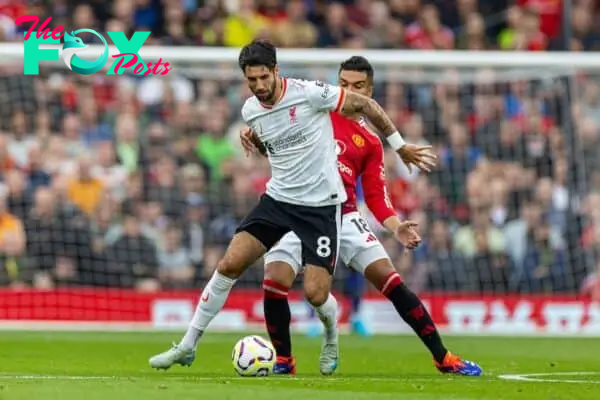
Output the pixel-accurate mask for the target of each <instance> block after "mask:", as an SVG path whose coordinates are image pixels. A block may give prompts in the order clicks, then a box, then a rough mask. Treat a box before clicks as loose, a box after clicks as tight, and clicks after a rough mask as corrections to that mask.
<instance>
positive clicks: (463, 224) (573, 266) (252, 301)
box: [0, 43, 600, 335]
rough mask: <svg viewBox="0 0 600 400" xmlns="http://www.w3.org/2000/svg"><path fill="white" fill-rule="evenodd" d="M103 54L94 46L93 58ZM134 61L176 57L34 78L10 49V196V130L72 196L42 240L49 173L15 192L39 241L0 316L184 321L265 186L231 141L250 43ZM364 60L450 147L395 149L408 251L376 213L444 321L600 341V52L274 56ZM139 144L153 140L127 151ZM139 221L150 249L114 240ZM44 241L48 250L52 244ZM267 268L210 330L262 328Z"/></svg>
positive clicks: (409, 277)
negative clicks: (410, 167) (89, 200)
mask: <svg viewBox="0 0 600 400" xmlns="http://www.w3.org/2000/svg"><path fill="white" fill-rule="evenodd" d="M47 47H56V48H60V46H47ZM102 50H103V47H99V46H96V45H91V46H89V48H88V49H86V50H85V52H84V53H83V54H84V55H85V56H83V55H82V58H89V59H93V58H94V57H95V56H97V55H99V54H100V53H101V52H102ZM116 54H118V50H117V49H116V48H115V47H114V46H110V55H111V56H114V55H116ZM139 54H140V56H141V57H142V58H143V59H144V61H145V62H155V61H157V60H159V59H162V62H163V63H165V62H168V63H169V64H170V66H171V67H172V68H173V69H172V71H171V72H169V74H168V75H165V76H160V75H158V76H148V77H134V76H133V75H131V74H130V73H129V72H126V73H124V74H123V75H121V76H115V75H106V74H105V71H106V70H105V71H104V72H103V71H100V72H98V73H96V74H94V75H92V76H89V77H82V76H79V75H77V74H75V73H73V72H71V71H69V70H68V69H67V68H66V67H65V65H64V63H63V62H62V60H59V61H56V62H40V75H39V76H30V75H28V76H24V75H23V68H22V63H23V44H22V43H3V44H0V55H1V56H2V57H0V120H1V121H2V126H0V129H1V130H3V131H4V132H5V133H4V134H2V136H3V137H5V138H6V140H7V143H8V144H7V152H8V154H9V155H10V156H11V157H12V160H13V161H14V162H15V165H17V164H19V163H22V164H23V165H21V166H20V167H18V168H16V169H18V170H19V172H18V173H15V174H13V173H11V174H8V172H9V171H8V170H7V171H4V172H3V176H4V178H3V190H4V191H5V193H8V194H9V198H10V192H11V190H18V185H17V184H15V183H14V182H13V181H14V180H18V179H17V178H16V177H18V176H20V177H21V178H22V179H24V178H23V177H26V176H27V174H28V173H29V164H30V163H31V160H27V154H29V153H27V151H25V152H23V149H24V148H27V149H28V147H27V146H29V144H26V143H25V139H24V138H23V137H17V136H15V132H14V131H13V130H14V129H18V126H24V127H25V128H24V130H25V136H26V139H27V140H30V141H33V142H35V143H36V146H39V147H40V148H41V149H42V154H41V155H39V157H40V160H41V161H43V162H41V166H40V165H38V164H40V163H34V164H36V168H48V169H50V170H49V171H47V172H48V176H49V178H48V179H49V182H50V183H49V185H50V186H49V187H50V189H51V192H52V194H53V195H54V196H55V200H56V201H57V203H60V204H59V205H60V207H66V208H65V209H64V210H62V211H61V212H62V213H61V214H53V218H55V219H54V220H57V219H56V218H58V219H60V221H61V222H60V227H58V228H56V229H57V230H55V231H52V230H50V231H48V232H49V234H48V235H47V236H43V235H41V234H40V233H39V232H40V231H42V232H46V231H43V229H46V228H43V227H42V228H38V226H39V225H36V224H39V222H40V221H39V220H38V219H36V218H38V217H37V214H35V212H37V211H39V209H40V207H41V206H43V204H39V202H43V199H40V198H39V197H40V196H36V195H35V193H36V192H37V191H39V190H40V188H41V187H43V185H40V186H37V183H36V186H35V189H34V190H33V192H32V193H31V196H32V197H31V202H32V204H31V205H29V206H26V207H25V206H24V207H21V208H19V207H20V206H19V207H16V206H15V204H17V203H16V201H13V200H11V201H9V202H8V203H7V204H8V210H9V212H10V213H12V214H14V215H16V217H17V218H19V219H21V220H22V222H23V226H24V229H25V232H26V235H27V244H26V245H25V246H24V248H23V250H22V251H21V252H17V253H18V254H16V255H14V254H12V255H11V254H8V253H7V254H3V256H2V257H3V258H2V267H3V268H0V284H1V285H2V286H0V292H1V293H0V328H6V329H9V328H10V329H14V328H15V327H31V328H32V329H38V328H39V327H40V326H50V327H51V326H54V327H61V328H63V327H67V328H68V327H72V328H73V329H83V328H86V327H87V328H90V329H96V328H98V327H104V328H106V329H182V327H185V325H186V323H187V321H188V319H189V318H190V317H191V315H192V313H193V310H194V308H195V302H196V300H197V299H198V297H199V291H200V289H201V288H202V286H203V284H204V283H205V282H206V279H207V278H208V277H210V274H211V272H212V270H213V269H214V267H215V264H216V261H217V260H218V258H219V257H220V255H221V254H222V253H223V251H224V248H225V246H226V244H227V242H228V239H229V238H230V237H231V234H232V232H233V229H234V228H235V226H236V223H238V222H239V218H240V217H241V216H242V215H243V214H244V212H246V211H248V209H249V208H250V207H251V206H252V204H253V202H254V201H255V199H256V198H257V196H258V195H259V194H260V192H261V190H262V188H264V182H265V181H266V179H267V178H268V176H267V175H268V165H266V164H265V162H264V160H259V159H254V158H249V159H247V158H244V156H243V154H242V153H241V152H240V149H239V143H237V141H238V139H237V132H238V127H239V126H240V125H241V123H242V122H241V120H240V119H241V118H240V113H239V111H240V108H241V106H242V104H243V101H244V100H245V98H246V97H247V96H248V95H249V94H250V93H249V91H248V89H247V87H246V86H245V83H244V81H243V75H242V74H241V71H240V70H239V67H238V66H237V60H238V55H239V49H235V48H209V47H162V46H143V47H142V48H141V49H140V51H139ZM354 55H361V56H364V57H366V58H367V59H368V60H369V61H370V62H371V63H372V64H373V66H374V68H375V82H374V97H375V98H376V99H377V101H378V102H379V103H380V104H381V105H382V106H383V107H384V108H385V110H386V111H387V112H388V114H389V115H390V116H391V117H392V118H393V119H394V122H395V123H396V124H397V126H398V127H399V129H400V130H401V131H403V132H404V135H405V139H406V141H407V142H410V143H417V144H431V145H432V146H433V147H434V151H436V153H437V154H438V161H439V164H440V166H439V168H438V169H437V170H436V171H434V172H433V173H431V174H428V175H426V174H421V173H409V172H408V171H407V169H406V168H405V167H404V166H403V165H402V163H401V162H400V161H399V158H398V157H397V156H395V155H394V154H393V153H391V152H390V150H389V149H387V150H386V157H385V161H386V174H387V178H388V183H389V187H388V190H389V193H390V195H391V198H392V202H393V204H394V207H395V208H396V209H397V211H398V213H399V215H400V216H401V217H402V218H411V219H414V220H416V221H417V222H418V223H419V229H420V231H421V233H422V236H423V245H422V246H421V247H420V248H419V249H417V250H416V251H414V252H411V253H409V254H404V253H403V251H402V249H400V248H399V246H398V245H397V243H396V242H395V241H394V239H393V238H391V237H390V236H389V235H387V234H386V233H385V232H384V230H383V229H382V227H381V226H379V225H378V224H377V223H376V222H375V221H374V220H373V218H371V216H370V214H369V212H368V211H367V210H366V209H365V214H366V216H367V217H368V220H369V222H370V224H371V227H372V228H373V230H374V231H375V232H376V234H377V235H378V236H379V238H380V240H381V241H382V242H383V244H384V246H385V247H386V249H387V250H388V252H389V253H390V256H391V258H392V260H393V261H394V264H395V266H396V267H397V269H398V270H399V271H400V272H401V274H402V275H403V277H404V279H405V281H406V283H407V284H408V285H409V286H410V287H411V288H413V289H414V290H415V291H416V292H419V293H421V294H422V296H423V298H424V299H425V301H426V303H427V305H428V307H429V308H430V310H431V312H432V314H433V316H434V318H435V319H436V321H437V322H438V323H439V324H440V326H441V327H442V328H443V329H444V330H446V331H447V332H452V333H457V334H465V333H475V334H589V335H600V325H599V323H598V322H596V321H600V310H599V309H598V306H597V305H596V303H594V302H593V301H592V299H596V300H599V299H600V283H599V282H600V272H599V271H600V270H599V267H598V265H599V261H600V260H599V259H598V256H597V249H600V233H598V232H600V215H599V214H598V211H597V210H598V209H600V195H599V193H600V192H598V190H599V189H600V163H599V162H598V161H597V160H600V150H597V149H600V73H599V72H598V71H600V55H598V54H594V53H568V52H563V53H529V52H527V53H525V52H465V51H451V52H445V51H441V52H431V51H402V50H350V49H343V50H342V49H281V50H278V63H279V64H280V67H281V71H282V74H283V75H285V76H290V77H299V78H304V79H320V80H325V81H328V82H335V80H336V76H337V72H338V68H339V65H340V63H341V62H342V61H343V60H345V59H347V58H349V57H351V56H354ZM113 60H114V58H113V57H109V58H108V62H107V66H106V69H108V67H109V66H110V65H112V62H113ZM567 82H569V84H567ZM21 114H22V115H23V120H22V121H21V120H19V118H16V117H15V115H17V116H19V115H21ZM15 124H16V125H15ZM19 124H21V125H19ZM77 127H79V128H77ZM78 129H79V130H78ZM46 131H48V132H46ZM78 132H79V133H80V134H81V135H82V136H81V137H78V136H77V135H78ZM46 133H48V134H47V135H46ZM94 135H97V136H94ZM102 135H105V136H102ZM98 136H101V137H103V138H104V139H103V140H99V139H97V137H98ZM90 137H91V138H92V139H93V140H92V139H90ZM82 138H85V140H83V139H82ZM127 138H130V139H131V138H134V140H137V144H138V145H139V146H140V148H141V150H140V149H138V150H140V151H141V153H136V152H135V150H132V148H130V147H127V146H126V145H124V143H126V140H129V139H127ZM223 138H229V144H227V140H225V139H223ZM105 141H116V145H114V146H113V152H114V153H115V158H114V160H117V162H112V161H111V160H110V159H109V160H108V161H107V160H106V157H107V156H106V154H107V153H106V152H108V153H110V150H106V146H105V143H103V142H105ZM28 143H29V142H28ZM127 143H129V142H127ZM129 144H131V143H129ZM186 146H188V147H190V146H191V147H190V148H192V149H193V150H192V151H187V150H186ZM33 147H35V146H33ZM109 147H110V146H109ZM133 147H135V146H133ZM223 148H226V149H228V150H227V151H226V155H225V156H221V155H219V154H221V153H219V152H220V151H221V150H222V149H223ZM142 153H143V154H142ZM58 154H60V156H57V157H55V155H58ZM224 154H225V153H224ZM82 156H90V157H91V158H92V160H93V162H94V163H95V164H96V167H95V169H94V174H96V175H95V178H96V179H98V180H99V182H101V183H102V184H101V185H100V186H101V187H102V189H101V190H100V192H98V193H100V194H98V193H96V194H94V195H93V196H101V200H100V201H98V203H97V204H96V205H95V206H94V207H92V208H93V209H92V208H90V209H88V210H87V211H86V210H78V209H77V207H78V204H79V207H80V208H81V207H82V206H84V205H83V204H82V202H81V199H80V198H78V197H77V196H76V195H74V194H73V193H74V192H72V191H71V192H70V191H69V190H68V187H69V182H73V181H76V179H77V171H78V162H79V160H80V158H81V157H82ZM132 157H133V158H132ZM136 157H137V158H136ZM109 158H110V157H109ZM132 160H133V161H132ZM111 162H112V164H111ZM99 163H103V164H102V166H99V165H98V164H99ZM57 165H58V166H59V167H57ZM161 171H168V172H169V173H162V172H161ZM573 171H574V172H573ZM169 174H170V175H171V177H169ZM8 175H10V176H11V178H7V176H8ZM13 175H14V176H13ZM173 177H174V179H172V178H173ZM209 178H210V179H209ZM11 179H12V180H13V181H11ZM11 182H12V183H11ZM169 185H171V186H169ZM167 187H169V188H170V189H166V188H167ZM79 188H80V189H81V187H79ZM88 189H89V188H88ZM83 190H84V191H85V189H83ZM86 193H87V192H86ZM84 196H87V195H84ZM90 196H91V195H90ZM78 199H79V200H78ZM67 209H68V210H71V211H73V210H75V211H73V212H71V213H70V214H69V213H67V212H66V211H65V210H67ZM363 209H364V207H363ZM32 213H33V214H32ZM107 221H108V222H107ZM102 224H108V225H109V226H108V227H105V226H104V225H102ZM136 224H137V229H138V230H139V231H141V232H142V233H141V234H142V235H145V236H144V237H145V238H146V239H147V240H146V242H147V243H149V244H148V245H147V246H146V245H144V246H146V247H143V248H142V247H137V248H136V247H131V246H129V247H128V246H125V245H124V244H123V243H122V242H119V240H120V239H122V238H123V237H124V236H127V235H128V234H127V231H128V230H129V229H133V230H135V227H136ZM100 227H102V228H100ZM105 228H106V232H104V231H103V229H105ZM108 228H110V229H112V230H111V231H110V234H109V232H108V231H109V229H108ZM36 229H37V230H36ZM99 232H102V234H100V233H99ZM46 233H47V232H46ZM44 238H45V239H44ZM43 240H46V241H48V242H51V243H52V246H50V248H49V250H48V249H46V250H43V251H42V250H40V249H45V248H44V247H43V246H42V245H41V244H40V243H42V242H43ZM119 243H120V244H119ZM117 244H118V246H124V247H118V246H117ZM53 246H54V247H53ZM199 248H200V249H201V251H198V249H199ZM57 249H60V251H59V250H57ZM99 249H102V250H99ZM117 250H118V251H117ZM178 251H180V253H178V254H179V255H181V259H180V260H179V261H177V260H176V257H175V253H177V252H178ZM148 252H153V254H154V256H153V257H154V258H152V257H151V258H147V257H146V255H147V254H148ZM117 253H118V254H117ZM598 254H600V253H598ZM115 257H116V258H115ZM181 260H187V261H181ZM176 261H177V262H176ZM144 263H151V264H152V268H146V269H145V270H144V271H146V272H144V273H143V274H142V273H140V272H139V271H137V272H136V269H135V268H129V266H130V264H131V265H138V264H144ZM183 264H186V265H183ZM188 264H189V265H188ZM145 267H148V266H147V265H146V266H145ZM175 267H177V268H181V269H180V271H179V272H176V273H173V272H172V271H173V269H177V268H175ZM184 267H189V268H188V269H187V270H186V268H184ZM15 271H16V272H15ZM148 271H150V272H148ZM186 271H187V272H186ZM347 273H348V272H347V269H346V268H343V267H341V268H338V269H337V275H338V276H337V278H338V279H336V281H335V290H336V293H338V294H339V297H340V304H342V317H341V322H342V324H347V323H348V321H349V311H348V309H349V302H348V301H347V300H345V299H344V298H343V295H342V293H343V292H344V282H345V277H346V275H347ZM186 274H187V275H186ZM67 276H68V279H67ZM40 277H41V278H40ZM182 277H183V278H182ZM261 280H262V266H261V265H260V263H259V264H258V265H257V266H254V267H252V268H251V269H250V270H249V271H248V273H247V274H246V275H245V276H244V277H243V278H242V279H241V280H240V282H239V283H238V285H237V287H236V289H234V291H233V293H232V300H231V301H230V302H229V303H228V305H227V307H226V308H225V311H224V313H223V314H222V316H221V317H220V318H219V319H218V320H217V321H216V323H215V329H220V330H243V329H248V328H257V327H259V328H260V327H261V324H262V323H263V316H262V311H261V301H262V299H261V297H262V292H261V290H260V282H261ZM290 298H291V301H292V305H293V307H292V308H293V314H294V328H295V329H299V330H303V329H305V328H306V327H307V326H308V325H310V324H312V323H313V322H314V320H313V319H311V316H310V315H311V314H310V312H309V309H308V306H307V305H306V304H305V303H304V302H303V301H302V296H301V293H300V292H293V293H292V294H291V297H290ZM361 313H363V315H364V316H365V318H366V320H367V322H368V323H369V324H370V325H371V327H372V328H373V329H374V331H376V332H381V333H397V332H407V331H408V328H407V327H406V326H405V325H404V324H403V322H402V321H401V320H400V319H399V317H397V315H396V314H395V312H394V309H393V307H392V306H391V305H390V304H387V302H386V301H385V299H384V298H383V297H381V296H380V295H379V294H378V293H375V292H374V291H373V290H370V289H369V290H367V292H366V294H365V301H364V303H363V306H362V309H361Z"/></svg>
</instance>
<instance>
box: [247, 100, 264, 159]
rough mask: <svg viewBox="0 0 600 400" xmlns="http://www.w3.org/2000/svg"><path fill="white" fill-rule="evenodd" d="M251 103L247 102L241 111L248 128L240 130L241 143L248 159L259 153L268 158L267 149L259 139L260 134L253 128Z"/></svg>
mask: <svg viewBox="0 0 600 400" xmlns="http://www.w3.org/2000/svg"><path fill="white" fill-rule="evenodd" d="M251 108H252V106H251V103H250V102H249V101H248V100H246V102H245V103H244V105H243V106H242V109H241V114H242V120H243V121H244V123H245V124H246V126H244V127H242V128H241V129H240V141H241V143H242V148H243V149H244V152H245V153H246V157H248V156H249V155H250V154H251V153H254V152H256V151H258V152H259V153H260V154H261V155H263V156H265V157H266V156H267V149H266V147H265V146H264V144H263V143H262V141H261V140H260V139H259V137H258V134H257V133H256V132H255V131H254V130H253V129H252V128H251V124H250V122H249V120H250V114H251V111H250V110H251Z"/></svg>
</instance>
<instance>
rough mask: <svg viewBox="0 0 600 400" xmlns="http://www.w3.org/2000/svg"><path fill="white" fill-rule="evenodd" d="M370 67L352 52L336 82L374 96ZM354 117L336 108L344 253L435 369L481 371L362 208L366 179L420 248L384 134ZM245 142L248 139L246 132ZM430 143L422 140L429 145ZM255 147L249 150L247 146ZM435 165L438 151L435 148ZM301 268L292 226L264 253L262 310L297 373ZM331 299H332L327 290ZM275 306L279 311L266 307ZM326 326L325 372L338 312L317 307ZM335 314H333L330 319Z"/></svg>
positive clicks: (388, 219)
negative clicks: (454, 349) (438, 322)
mask: <svg viewBox="0 0 600 400" xmlns="http://www.w3.org/2000/svg"><path fill="white" fill-rule="evenodd" d="M373 77H374V71H373V67H372V66H371V64H370V63H369V61H368V60H367V59H365V58H364V57H361V56H354V57H351V58H349V59H348V60H346V61H344V62H343V63H342V64H341V65H340V70H339V77H338V78H339V81H338V84H339V85H340V86H341V87H343V88H344V89H345V90H347V91H348V92H350V91H355V92H358V93H362V94H365V95H367V96H372V93H373ZM352 117H353V118H352V119H348V118H343V117H341V116H338V115H335V114H334V115H332V116H331V119H332V121H333V126H334V136H335V139H336V141H337V143H338V149H339V150H338V167H339V170H340V175H341V176H342V180H343V181H344V185H345V188H346V193H347V198H348V200H347V201H346V203H344V205H343V207H342V210H343V212H342V214H343V215H342V229H341V231H340V236H341V237H340V243H341V244H340V255H339V256H340V258H341V260H342V261H343V263H344V264H345V265H347V266H348V267H350V268H352V269H353V270H354V271H356V272H358V273H360V274H362V275H363V276H364V278H365V279H367V280H368V281H369V282H371V284H373V285H374V286H375V287H376V288H377V289H378V290H380V292H381V293H382V294H383V295H384V296H385V297H386V298H387V299H388V300H390V302H391V303H392V304H393V305H394V307H395V309H396V311H397V312H398V315H399V316H400V317H401V318H402V319H403V320H404V321H405V322H406V323H407V324H408V325H409V326H410V327H411V328H412V329H413V330H414V332H415V333H416V335H417V336H418V337H419V338H420V339H421V341H422V342H423V343H424V344H425V346H426V347H427V348H428V350H429V351H430V353H431V355H432V357H433V359H434V365H435V366H436V368H437V369H438V370H439V371H441V372H444V373H452V374H458V375H468V376H478V375H480V374H481V372H482V370H481V368H480V367H479V366H478V365H477V364H475V363H473V362H471V361H468V360H464V359H462V358H460V357H458V356H456V355H454V354H452V353H451V352H450V351H448V350H447V349H446V347H445V346H444V344H443V342H442V339H441V337H440V335H439V332H438V330H437V327H436V326H435V323H434V322H433V319H432V318H431V316H430V315H429V312H428V311H427V309H426V308H425V306H424V305H423V303H422V302H421V300H420V299H419V297H418V296H417V295H416V294H415V293H413V292H412V291H411V290H410V289H409V288H408V287H407V286H406V285H405V284H404V283H403V282H402V278H401V277H400V275H399V274H398V273H397V272H396V269H395V268H394V265H393V264H392V261H391V259H390V257H389V256H388V254H387V252H386V250H385V248H384V247H383V245H382V244H381V243H380V242H379V240H378V239H377V237H376V236H375V235H374V234H373V233H372V232H371V230H370V228H369V225H368V223H367V222H366V221H365V220H364V219H363V218H362V216H361V214H360V213H359V211H358V207H357V201H356V198H357V195H356V185H357V182H358V181H359V180H360V181H362V185H363V189H364V194H365V200H366V203H367V206H368V208H369V209H370V211H371V212H372V213H373V215H374V217H375V218H376V219H377V220H378V221H379V222H380V223H381V224H382V225H383V226H385V227H386V228H387V229H388V230H389V232H390V233H392V234H393V235H394V236H395V237H396V239H397V240H398V241H399V242H401V243H402V244H403V245H404V246H405V247H406V248H407V249H413V248H415V247H416V246H417V245H418V244H419V242H420V238H419V236H418V234H417V233H416V232H415V231H414V230H413V227H414V226H416V224H415V223H414V222H412V221H401V220H400V218H399V217H398V216H397V213H396V211H395V210H394V208H393V206H392V204H391V201H390V200H389V198H388V195H387V191H386V186H385V185H386V182H385V174H384V164H383V147H382V144H381V141H380V140H379V137H377V135H375V134H374V133H371V132H370V131H369V129H368V127H367V124H366V123H365V121H364V118H363V117H362V116H361V115H360V114H356V115H354V116H352ZM242 144H243V145H244V146H245V147H246V146H247V145H248V143H247V142H245V140H244V137H243V136H242ZM427 149H428V147H423V150H427ZM248 150H251V149H248ZM430 158H431V160H430V162H431V165H432V166H433V165H435V163H434V161H433V160H434V159H435V156H434V155H433V154H432V155H431V157H430ZM302 269H303V260H302V253H301V251H300V241H299V239H298V237H297V236H296V235H295V234H294V232H290V233H287V234H286V235H285V236H284V237H283V238H282V239H281V241H279V243H278V244H276V245H275V246H274V247H273V248H272V249H271V250H269V252H267V254H266V255H265V280H264V282H263V288H264V309H265V322H266V325H267V330H268V333H269V336H270V338H271V341H272V342H273V344H274V346H275V349H276V351H277V363H276V365H275V368H274V372H275V373H276V374H295V372H296V363H295V358H294V356H293V355H292V351H291V350H292V345H291V340H290V334H289V330H290V328H289V326H290V321H291V313H290V309H289V303H288V299H287V293H288V290H289V289H290V288H291V286H292V284H293V282H294V280H295V278H296V276H297V275H298V273H299V272H300V271H301V270H302ZM327 302H332V303H333V302H335V299H334V297H333V295H331V294H330V295H329V299H328V300H327ZM275 307H277V312H269V310H270V309H274V308H275ZM316 312H317V314H318V316H319V318H320V319H321V321H322V322H323V325H324V327H325V335H324V337H323V347H322V350H321V356H320V359H319V364H320V370H321V373H323V374H325V375H329V374H331V373H333V372H334V370H335V368H336V367H337V362H334V361H332V356H331V354H330V353H333V352H334V350H333V349H335V350H336V354H337V346H338V338H337V336H338V335H337V327H336V320H337V319H336V315H333V316H331V315H327V314H323V313H321V312H320V311H319V309H317V310H316ZM329 318H331V320H330V319H329Z"/></svg>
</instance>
